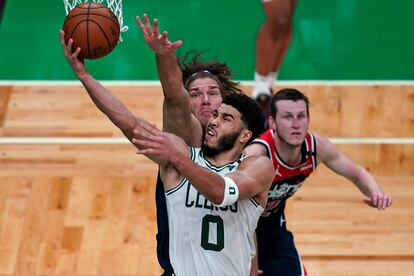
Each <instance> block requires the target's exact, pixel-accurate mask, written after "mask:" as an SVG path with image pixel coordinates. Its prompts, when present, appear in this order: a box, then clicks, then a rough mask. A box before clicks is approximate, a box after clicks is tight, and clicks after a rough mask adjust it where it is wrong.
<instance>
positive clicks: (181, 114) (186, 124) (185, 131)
mask: <svg viewBox="0 0 414 276" xmlns="http://www.w3.org/2000/svg"><path fill="white" fill-rule="evenodd" d="M143 19H144V22H142V20H141V18H140V17H139V16H137V17H136V21H137V24H138V26H139V27H140V29H141V32H142V34H143V37H144V40H145V42H146V43H147V45H148V46H149V47H150V48H151V49H152V50H153V51H154V52H155V56H156V63H157V69H158V75H159V78H160V81H161V85H162V88H163V93H164V105H163V129H164V130H165V131H168V132H172V133H175V134H177V135H179V136H180V137H182V138H183V139H184V140H185V141H186V142H187V143H189V144H192V140H193V139H192V136H193V132H194V131H198V132H199V129H200V124H199V123H198V121H197V119H196V118H195V117H194V116H193V115H192V114H191V107H190V97H189V94H188V91H187V90H186V89H185V87H184V85H183V75H182V72H181V69H180V67H179V66H178V62H177V57H176V55H175V50H176V49H177V48H178V47H180V46H181V45H182V41H181V40H178V41H175V42H171V41H170V40H169V39H168V34H167V32H163V33H160V31H159V25H158V20H157V19H156V18H155V19H154V20H153V26H151V23H150V20H149V18H148V16H147V15H146V14H144V16H143Z"/></svg>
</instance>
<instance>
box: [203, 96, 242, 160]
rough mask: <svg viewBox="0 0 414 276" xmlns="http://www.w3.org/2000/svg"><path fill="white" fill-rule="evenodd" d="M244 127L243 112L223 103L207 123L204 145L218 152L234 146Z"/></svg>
mask: <svg viewBox="0 0 414 276" xmlns="http://www.w3.org/2000/svg"><path fill="white" fill-rule="evenodd" d="M243 129H244V126H243V121H242V119H241V114H240V112H239V111H237V109H235V108H234V107H232V106H230V105H226V104H221V106H220V107H219V108H217V109H216V110H214V111H213V114H212V118H211V119H210V122H209V123H208V125H207V129H206V134H205V139H204V147H208V148H210V149H212V150H215V151H217V152H221V151H225V150H229V149H231V148H233V146H234V144H235V142H236V140H237V139H238V138H239V136H240V134H241V132H242V130H243Z"/></svg>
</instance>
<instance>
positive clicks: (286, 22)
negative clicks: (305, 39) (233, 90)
mask: <svg viewBox="0 0 414 276" xmlns="http://www.w3.org/2000/svg"><path fill="white" fill-rule="evenodd" d="M296 2H297V0H262V6H263V9H264V12H265V16H266V18H265V21H264V22H263V23H262V25H261V26H260V28H259V30H258V32H257V35H256V72H255V74H254V87H253V91H252V97H253V98H254V99H256V100H257V101H258V102H259V104H260V105H261V106H262V107H264V111H265V116H267V115H268V114H267V112H268V110H267V109H268V108H265V107H267V103H268V100H269V98H270V95H271V94H272V90H271V88H272V86H273V84H274V81H275V79H276V78H277V74H278V70H279V68H280V65H281V64H282V62H283V58H284V56H285V55H286V52H287V50H288V48H289V45H290V41H291V39H292V24H293V13H294V10H295V7H296Z"/></svg>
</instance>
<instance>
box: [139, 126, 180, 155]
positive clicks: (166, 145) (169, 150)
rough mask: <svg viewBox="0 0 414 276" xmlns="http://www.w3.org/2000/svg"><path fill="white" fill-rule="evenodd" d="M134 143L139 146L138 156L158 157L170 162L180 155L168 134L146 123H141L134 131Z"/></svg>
mask: <svg viewBox="0 0 414 276" xmlns="http://www.w3.org/2000/svg"><path fill="white" fill-rule="evenodd" d="M132 143H133V144H134V145H137V146H138V148H139V150H138V152H137V153H138V154H145V155H157V156H159V157H161V158H162V159H164V160H168V161H169V162H172V161H173V160H174V158H176V157H177V155H178V154H180V152H178V151H177V149H176V147H175V145H174V143H173V142H172V141H171V138H170V137H169V134H168V133H165V132H162V131H161V130H159V129H158V128H157V127H156V126H155V125H153V124H150V123H148V122H145V121H143V122H139V124H138V126H137V128H135V129H134V138H133V139H132Z"/></svg>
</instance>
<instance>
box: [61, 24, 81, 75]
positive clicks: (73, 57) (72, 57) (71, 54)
mask: <svg viewBox="0 0 414 276" xmlns="http://www.w3.org/2000/svg"><path fill="white" fill-rule="evenodd" d="M60 43H61V44H62V49H63V54H64V55H65V58H66V60H67V61H68V63H69V65H70V67H72V70H73V72H74V73H75V75H76V76H77V77H80V76H82V75H83V74H85V73H86V69H85V66H84V64H83V60H80V59H79V58H78V55H79V53H80V51H81V48H80V47H78V48H77V49H76V50H75V51H73V49H72V45H73V39H72V38H70V39H69V41H68V43H67V44H66V42H65V32H64V31H63V30H60Z"/></svg>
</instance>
